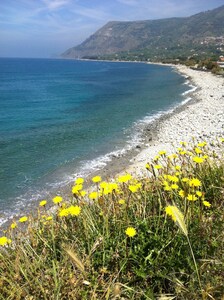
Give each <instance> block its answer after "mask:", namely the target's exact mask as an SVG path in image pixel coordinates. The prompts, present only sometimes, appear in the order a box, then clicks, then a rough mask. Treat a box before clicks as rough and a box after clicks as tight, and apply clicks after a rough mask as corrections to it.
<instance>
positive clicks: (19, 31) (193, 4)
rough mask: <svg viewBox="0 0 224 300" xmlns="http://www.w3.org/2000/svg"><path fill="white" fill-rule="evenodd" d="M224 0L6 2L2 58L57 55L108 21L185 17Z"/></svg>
mask: <svg viewBox="0 0 224 300" xmlns="http://www.w3.org/2000/svg"><path fill="white" fill-rule="evenodd" d="M223 4H224V0H0V57H51V56H53V55H57V54H60V53H62V52H63V51H65V50H67V49H68V48H70V47H73V46H75V45H78V44H79V43H81V42H82V41H83V40H85V39H86V38H87V37H88V36H89V35H91V34H93V33H94V32H95V31H96V30H97V29H99V28H100V27H101V26H103V25H104V24H105V23H107V22H108V21H113V20H119V21H130V20H149V19H151V20H152V19H160V18H169V17H183V16H190V15H192V14H196V13H198V12H201V11H206V10H209V9H213V8H216V7H218V6H221V5H223Z"/></svg>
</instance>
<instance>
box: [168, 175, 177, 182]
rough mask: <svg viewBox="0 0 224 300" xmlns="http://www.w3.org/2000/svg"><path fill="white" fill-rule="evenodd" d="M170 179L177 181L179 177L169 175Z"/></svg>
mask: <svg viewBox="0 0 224 300" xmlns="http://www.w3.org/2000/svg"><path fill="white" fill-rule="evenodd" d="M170 181H172V182H178V181H179V178H178V177H177V176H171V177H170Z"/></svg>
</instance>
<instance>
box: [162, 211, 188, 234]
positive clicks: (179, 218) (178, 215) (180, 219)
mask: <svg viewBox="0 0 224 300" xmlns="http://www.w3.org/2000/svg"><path fill="white" fill-rule="evenodd" d="M165 211H166V214H167V215H168V216H170V217H171V218H172V220H173V221H174V222H177V224H178V226H179V227H180V228H181V230H182V231H183V233H184V234H185V235H186V236H187V235H188V231H187V227H186V224H185V222H184V215H183V214H182V212H181V211H180V210H179V209H178V207H176V206H174V205H173V206H172V205H169V206H167V207H166V208H165Z"/></svg>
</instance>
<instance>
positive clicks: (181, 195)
mask: <svg viewBox="0 0 224 300" xmlns="http://www.w3.org/2000/svg"><path fill="white" fill-rule="evenodd" d="M179 196H180V197H181V198H184V197H185V192H184V191H183V190H180V191H179Z"/></svg>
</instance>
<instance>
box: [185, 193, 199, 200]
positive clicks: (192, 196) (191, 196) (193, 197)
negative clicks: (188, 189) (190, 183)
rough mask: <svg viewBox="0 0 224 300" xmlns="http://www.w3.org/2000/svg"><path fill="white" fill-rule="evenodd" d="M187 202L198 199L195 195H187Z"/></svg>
mask: <svg viewBox="0 0 224 300" xmlns="http://www.w3.org/2000/svg"><path fill="white" fill-rule="evenodd" d="M187 200H189V201H196V200H198V198H197V197H196V196H195V195H192V194H188V196H187Z"/></svg>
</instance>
